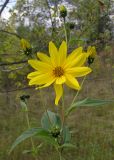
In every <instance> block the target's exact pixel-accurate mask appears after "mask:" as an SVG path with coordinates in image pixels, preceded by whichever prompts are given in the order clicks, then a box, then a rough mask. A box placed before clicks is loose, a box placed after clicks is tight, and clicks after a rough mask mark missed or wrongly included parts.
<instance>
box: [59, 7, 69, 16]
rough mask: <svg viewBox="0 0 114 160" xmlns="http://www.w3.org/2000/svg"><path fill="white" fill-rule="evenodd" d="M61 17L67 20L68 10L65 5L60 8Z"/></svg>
mask: <svg viewBox="0 0 114 160" xmlns="http://www.w3.org/2000/svg"><path fill="white" fill-rule="evenodd" d="M59 10H60V17H62V18H65V17H66V16H67V9H66V7H65V6H64V5H61V6H60V8H59Z"/></svg>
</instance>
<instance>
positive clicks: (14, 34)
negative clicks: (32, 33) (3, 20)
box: [0, 30, 21, 39]
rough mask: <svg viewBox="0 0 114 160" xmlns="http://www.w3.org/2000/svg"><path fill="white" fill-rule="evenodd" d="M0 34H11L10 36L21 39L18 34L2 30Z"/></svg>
mask: <svg viewBox="0 0 114 160" xmlns="http://www.w3.org/2000/svg"><path fill="white" fill-rule="evenodd" d="M0 32H4V33H6V34H10V35H13V36H16V37H17V38H19V39H21V37H20V36H19V35H18V34H17V33H13V32H9V31H5V30H0Z"/></svg>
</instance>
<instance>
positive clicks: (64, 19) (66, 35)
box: [63, 18, 68, 45]
mask: <svg viewBox="0 0 114 160" xmlns="http://www.w3.org/2000/svg"><path fill="white" fill-rule="evenodd" d="M63 20H64V32H65V39H66V44H67V45H68V39H67V30H66V21H65V18H64V19H63Z"/></svg>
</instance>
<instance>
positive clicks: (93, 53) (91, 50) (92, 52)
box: [86, 46, 97, 65]
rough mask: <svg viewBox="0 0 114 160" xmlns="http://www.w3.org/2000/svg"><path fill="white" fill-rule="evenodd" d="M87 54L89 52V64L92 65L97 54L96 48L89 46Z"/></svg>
mask: <svg viewBox="0 0 114 160" xmlns="http://www.w3.org/2000/svg"><path fill="white" fill-rule="evenodd" d="M86 54H87V58H88V64H89V65H91V64H92V63H93V62H94V59H95V56H96V54H97V52H96V48H95V47H92V46H89V47H88V49H87V53H86Z"/></svg>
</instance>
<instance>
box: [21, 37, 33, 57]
mask: <svg viewBox="0 0 114 160" xmlns="http://www.w3.org/2000/svg"><path fill="white" fill-rule="evenodd" d="M20 44H21V48H22V49H23V50H24V53H25V54H26V55H27V56H28V55H30V54H31V53H32V47H31V45H30V43H29V42H28V41H27V40H25V39H23V38H22V39H21V42H20Z"/></svg>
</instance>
